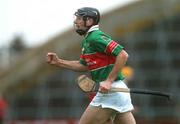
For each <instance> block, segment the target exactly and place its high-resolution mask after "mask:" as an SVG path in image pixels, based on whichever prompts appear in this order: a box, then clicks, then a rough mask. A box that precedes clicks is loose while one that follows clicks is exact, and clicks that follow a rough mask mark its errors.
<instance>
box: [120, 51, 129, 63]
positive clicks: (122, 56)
mask: <svg viewBox="0 0 180 124" xmlns="http://www.w3.org/2000/svg"><path fill="white" fill-rule="evenodd" d="M120 58H121V59H123V60H124V61H127V60H128V58H129V55H128V53H127V52H126V51H125V50H122V51H121V53H120Z"/></svg>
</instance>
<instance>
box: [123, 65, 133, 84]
mask: <svg viewBox="0 0 180 124" xmlns="http://www.w3.org/2000/svg"><path fill="white" fill-rule="evenodd" d="M121 72H122V74H123V75H124V77H125V79H124V82H125V83H126V84H128V83H129V82H131V81H132V80H133V78H134V69H133V68H132V67H130V66H124V67H123V68H122V71H121Z"/></svg>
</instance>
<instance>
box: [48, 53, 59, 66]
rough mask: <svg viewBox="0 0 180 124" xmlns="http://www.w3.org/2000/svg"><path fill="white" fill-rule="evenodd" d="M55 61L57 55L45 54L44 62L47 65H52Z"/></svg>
mask: <svg viewBox="0 0 180 124" xmlns="http://www.w3.org/2000/svg"><path fill="white" fill-rule="evenodd" d="M56 60H57V55H56V53H47V55H46V62H47V63H49V64H53V63H54V61H56Z"/></svg>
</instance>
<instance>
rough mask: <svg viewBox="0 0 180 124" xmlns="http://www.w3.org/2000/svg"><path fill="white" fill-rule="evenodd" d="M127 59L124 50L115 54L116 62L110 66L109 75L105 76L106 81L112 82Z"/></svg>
mask: <svg viewBox="0 0 180 124" xmlns="http://www.w3.org/2000/svg"><path fill="white" fill-rule="evenodd" d="M127 59H128V53H127V52H126V51H125V50H122V51H121V52H119V54H118V55H117V56H116V62H115V64H114V67H113V68H112V71H111V72H110V73H109V76H108V78H107V80H108V81H110V82H113V81H114V80H115V79H116V77H117V75H118V73H119V70H121V69H122V68H123V66H124V65H125V64H126V61H127Z"/></svg>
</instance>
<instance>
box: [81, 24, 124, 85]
mask: <svg viewBox="0 0 180 124" xmlns="http://www.w3.org/2000/svg"><path fill="white" fill-rule="evenodd" d="M81 48H82V51H81V56H80V60H79V61H80V63H81V64H83V65H85V66H88V69H89V70H90V72H91V77H92V80H94V81H95V82H101V81H104V80H106V79H107V77H108V75H109V73H110V72H111V70H112V68H113V65H114V63H115V61H116V56H117V55H118V54H119V53H120V52H121V51H122V49H123V47H122V46H121V45H119V44H118V43H117V42H115V41H113V40H112V39H111V37H110V36H108V35H107V34H105V33H104V32H102V31H101V30H99V28H98V25H96V26H94V27H91V29H90V30H89V32H88V34H87V36H86V37H85V38H84V39H83V41H82V44H81ZM123 79H124V77H123V75H122V74H121V72H119V74H118V76H117V78H116V80H123Z"/></svg>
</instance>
